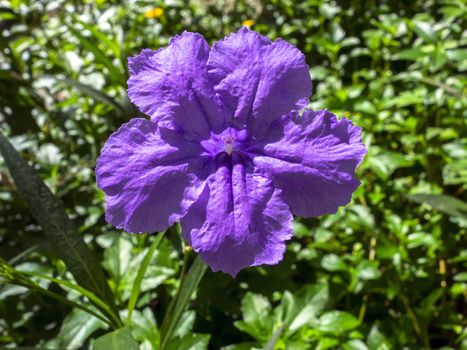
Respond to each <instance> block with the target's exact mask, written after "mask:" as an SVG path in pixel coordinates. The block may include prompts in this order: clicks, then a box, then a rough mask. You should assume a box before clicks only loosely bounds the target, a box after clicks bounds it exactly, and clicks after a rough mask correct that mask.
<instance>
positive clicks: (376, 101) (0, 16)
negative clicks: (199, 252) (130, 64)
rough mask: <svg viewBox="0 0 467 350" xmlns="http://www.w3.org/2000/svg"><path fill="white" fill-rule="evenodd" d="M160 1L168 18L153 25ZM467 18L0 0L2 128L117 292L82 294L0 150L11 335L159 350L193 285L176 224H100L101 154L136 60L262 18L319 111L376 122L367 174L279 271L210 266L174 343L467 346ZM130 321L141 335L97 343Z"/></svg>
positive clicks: (464, 11)
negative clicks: (131, 60) (184, 36)
mask: <svg viewBox="0 0 467 350" xmlns="http://www.w3.org/2000/svg"><path fill="white" fill-rule="evenodd" d="M154 7H160V8H161V9H163V14H162V15H161V16H159V17H157V18H147V16H145V12H146V11H147V10H149V9H151V8H154ZM466 16H467V5H466V3H465V2H464V1H462V0H442V1H441V0H440V1H433V0H428V1H422V0H414V1H390V0H387V1H373V0H368V1H358V0H346V1H324V0H304V1H299V0H283V1H279V0H273V1H270V2H266V1H261V0H250V1H235V0H225V1H216V0H211V1H179V0H168V1H166V2H163V1H140V0H133V1H129V0H128V1H123V0H121V1H117V0H113V1H103V0H100V1H75V0H58V1H37V0H11V1H0V31H1V38H0V123H1V124H0V125H1V130H2V132H3V133H4V134H5V135H6V136H7V137H8V139H9V141H10V142H11V143H12V144H13V145H14V147H15V148H16V149H17V150H18V151H19V152H20V153H21V156H22V157H23V158H24V159H26V160H27V161H28V162H29V164H31V165H33V167H34V168H35V169H36V172H37V173H38V174H39V176H40V178H41V179H42V180H43V181H44V182H45V183H46V184H47V186H48V187H49V188H50V189H51V191H52V192H53V193H54V194H55V196H56V197H58V198H60V199H61V201H62V202H63V207H64V208H65V210H66V212H67V214H68V216H69V217H70V218H71V219H72V221H73V223H74V227H75V229H73V230H75V231H76V232H77V233H76V232H75V234H76V235H79V236H80V237H83V238H84V240H85V242H86V245H83V247H81V246H80V245H79V244H78V246H80V247H81V248H79V249H81V250H80V252H81V253H82V254H84V255H83V256H87V254H88V253H89V254H91V253H92V254H94V255H93V257H94V259H97V260H96V261H97V262H98V265H99V263H100V265H101V267H102V268H103V270H104V274H105V276H106V277H105V278H107V280H108V284H109V287H110V291H108V290H107V287H106V286H105V288H104V292H102V293H101V294H99V293H97V294H96V295H94V294H92V293H91V294H90V293H89V291H88V290H87V289H86V290H81V289H79V288H76V286H77V284H76V283H79V284H80V285H81V286H82V287H85V288H87V286H86V281H84V285H83V283H81V281H80V280H79V278H77V277H76V276H79V272H78V273H75V272H76V271H75V270H76V269H79V267H75V270H73V268H70V266H71V265H70V264H69V263H68V260H70V261H71V260H72V258H70V254H71V252H72V251H71V250H69V249H68V248H66V247H65V246H64V245H60V244H57V241H56V239H55V241H54V239H50V238H51V236H50V234H48V233H47V232H45V231H47V230H46V229H45V227H46V226H44V225H43V224H42V227H44V231H43V230H42V228H41V226H40V225H39V224H38V221H39V222H40V220H38V221H36V220H35V219H33V217H32V216H31V213H30V210H29V209H28V206H27V204H26V202H25V201H24V200H23V199H22V198H21V197H20V196H19V194H18V191H17V188H16V186H15V184H14V182H13V179H12V174H13V171H12V172H11V173H10V171H9V168H8V167H7V165H6V163H5V161H4V160H3V159H2V158H0V199H1V202H0V256H1V258H2V259H1V262H2V268H1V270H0V278H1V280H2V282H1V284H0V346H12V347H13V346H38V347H42V348H50V349H53V348H66V349H78V348H81V349H88V348H91V347H92V346H94V348H95V349H105V348H106V347H107V348H115V349H117V348H118V347H117V346H121V348H123V347H124V348H125V349H126V350H131V349H134V348H135V349H137V348H138V344H139V346H140V347H141V349H151V348H157V347H158V346H159V337H160V333H159V329H160V325H161V323H162V319H163V317H164V315H165V314H166V311H167V310H168V309H169V302H170V300H171V299H172V298H173V297H174V295H175V293H176V291H177V288H178V286H179V284H180V273H181V268H180V265H181V261H182V259H183V251H184V249H185V248H184V246H183V242H182V241H181V239H180V232H179V228H178V227H175V228H173V229H170V230H169V232H167V233H166V234H165V235H164V237H163V238H162V239H161V240H160V242H159V241H156V237H157V235H156V236H150V235H139V236H131V235H128V234H125V233H123V232H120V231H118V230H115V229H114V228H112V227H110V226H109V225H107V224H106V223H105V221H104V218H103V210H104V200H103V194H102V193H101V192H100V191H99V190H98V189H97V188H96V185H95V178H94V166H95V160H96V158H97V156H98V155H99V151H100V149H101V147H102V145H103V144H104V142H105V140H106V139H107V138H108V136H109V135H110V133H112V132H113V131H115V130H116V129H117V128H118V126H119V125H121V124H122V123H124V122H126V121H127V120H128V119H130V118H131V117H135V116H137V115H138V111H137V110H136V108H135V107H134V106H132V105H131V104H130V103H129V101H128V98H127V96H126V79H127V75H128V70H127V65H126V59H127V57H128V56H130V55H134V54H136V53H138V52H139V51H140V50H141V49H142V48H152V49H156V48H159V47H162V46H165V45H167V43H168V41H169V40H170V38H171V37H172V36H173V35H175V34H178V33H180V32H182V31H183V30H188V31H196V32H200V33H202V34H203V35H204V36H205V37H206V38H207V40H208V41H209V42H210V43H212V42H214V41H215V40H219V39H221V38H223V37H224V36H225V35H227V34H229V33H230V32H232V31H236V30H237V29H239V28H240V27H241V26H242V23H243V21H245V20H254V25H253V27H252V28H253V29H254V30H256V31H258V32H260V33H262V34H264V35H267V36H268V37H270V38H271V39H275V38H278V37H282V38H284V39H285V40H287V41H290V42H292V43H294V44H295V45H297V46H298V47H299V48H300V49H301V50H302V51H303V52H304V53H305V55H306V58H307V62H308V63H309V65H310V67H311V71H310V73H311V77H312V79H313V82H314V94H313V97H312V100H311V105H310V107H313V108H320V109H322V108H328V109H329V110H331V111H333V112H334V113H336V114H337V115H338V116H346V117H349V118H350V119H351V120H352V121H353V122H354V123H355V124H357V125H359V126H361V127H362V128H363V130H364V142H365V144H366V145H367V147H368V155H367V157H366V159H365V161H364V162H363V164H362V165H361V167H360V169H359V171H358V173H359V177H360V178H361V180H362V185H361V187H360V188H359V189H358V190H357V191H356V193H355V194H354V197H353V202H352V203H351V204H349V205H348V206H347V207H344V208H341V209H339V211H338V212H337V213H336V214H335V215H329V216H323V217H320V218H315V219H309V220H302V219H299V218H297V220H296V223H295V237H294V239H293V240H292V241H291V242H289V244H288V249H287V253H286V256H285V259H284V261H283V262H282V263H281V264H279V265H277V266H272V267H259V268H250V269H246V270H244V271H242V272H240V274H239V275H238V277H237V278H236V279H232V278H231V277H230V276H227V275H223V274H222V273H212V272H211V271H210V270H209V269H208V271H207V272H206V274H205V276H204V278H203V279H202V281H201V283H200V285H199V287H198V290H197V293H196V294H195V296H194V298H193V299H192V300H191V302H190V304H189V308H188V311H185V312H184V313H183V314H182V318H181V321H180V323H178V325H177V327H176V330H175V333H174V334H173V336H172V338H171V340H170V342H169V345H168V347H167V348H168V349H206V348H209V349H219V348H221V347H224V349H230V350H234V349H237V350H239V349H253V348H258V349H346V350H348V349H352V350H353V349H358V350H361V349H363V350H364V349H369V350H385V349H445V350H447V349H467V330H466V328H465V326H466V323H465V314H466V312H465V311H466V303H465V297H466V295H467V272H466V270H465V263H466V260H467V247H466V244H465V242H466V241H465V233H466V228H467V204H466V203H465V190H466V183H467V139H466V125H465V121H466V104H467V102H466V101H467V99H466V96H467V90H466V88H465V83H466V80H467V79H466V75H465V71H466V68H467V51H466V49H465V47H466V44H467V35H466V34H467V33H466V31H465V29H464V28H465V19H466ZM5 159H6V158H5ZM31 188H32V189H34V188H35V187H34V186H33V187H31ZM20 190H21V188H20ZM23 191H24V192H27V193H28V191H25V190H24V189H23ZM31 191H33V190H31ZM31 191H29V192H31ZM27 193H26V196H27ZM33 213H34V210H33ZM62 219H63V216H60V220H62ZM44 220H45V219H44ZM63 220H65V219H63ZM65 221H66V220H65ZM65 221H63V222H64V224H63V225H64V227H68V226H66V225H68V224H67V223H66V222H65ZM60 222H61V221H60ZM73 237H75V236H73ZM76 237H78V236H76ZM59 241H60V240H59ZM71 246H72V247H73V246H74V243H73V244H72V245H71ZM86 246H87V248H89V249H86ZM57 247H58V248H57ZM60 247H61V248H60ZM148 252H149V254H148ZM193 258H194V254H191V255H190V256H189V257H188V260H187V261H188V262H191V261H192V260H193ZM67 259H68V260H67ZM90 259H91V258H90ZM91 260H92V259H91ZM91 260H90V261H91ZM65 264H67V265H65ZM67 266H68V267H67ZM141 266H146V267H147V269H146V270H144V269H141ZM95 271H97V272H96V275H99V274H100V273H101V271H100V269H98V268H96V270H95ZM70 272H71V273H72V274H73V275H72V274H71V273H70ZM143 272H144V278H138V277H137V275H138V274H139V273H140V274H141V273H143ZM140 277H141V276H140ZM104 282H105V281H104ZM67 283H68V284H67ZM135 285H138V286H139V287H140V294H137V296H138V297H137V298H136V295H135V297H134V298H136V299H134V300H133V302H136V305H135V306H136V307H135V309H134V311H130V314H131V315H130V317H129V318H127V316H128V313H129V309H132V307H129V300H130V298H131V296H132V295H133V294H134V286H135ZM70 286H74V287H70ZM91 290H92V288H91ZM94 292H96V291H94ZM86 293H87V294H86ZM109 293H110V295H111V298H112V300H110V301H108V302H105V303H104V305H101V304H99V302H98V300H101V299H99V298H100V297H102V298H103V299H104V300H106V298H109ZM60 298H62V299H60ZM60 300H61V302H59V301H60ZM63 300H65V301H68V302H66V303H65V302H63ZM112 304H114V305H112ZM130 304H131V302H130ZM93 312H94V313H95V314H98V315H101V314H107V313H108V314H109V315H112V313H113V315H114V321H112V322H107V323H106V322H105V321H106V319H105V317H104V318H103V319H104V320H103V319H101V318H99V317H96V316H92V315H91V313H93ZM117 314H118V315H119V316H116V315H117ZM115 318H116V319H118V320H117V321H115ZM120 319H121V320H123V323H125V320H127V319H129V321H128V322H126V324H127V326H128V327H126V328H122V329H120V330H119V331H118V332H114V333H111V334H108V335H106V336H105V338H100V339H99V340H98V341H95V340H96V339H97V338H99V337H100V336H103V335H104V334H106V333H108V332H110V331H111V330H112V329H116V328H119V327H121V326H122V325H123V324H120V323H119V322H122V321H120ZM106 344H107V345H106ZM108 344H114V345H112V346H111V347H109V346H110V345H108ZM115 344H120V345H115ZM231 344H235V345H231ZM229 345H230V346H229Z"/></svg>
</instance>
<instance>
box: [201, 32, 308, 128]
mask: <svg viewBox="0 0 467 350" xmlns="http://www.w3.org/2000/svg"><path fill="white" fill-rule="evenodd" d="M208 72H209V77H210V79H211V81H212V82H213V83H214V85H215V90H216V92H217V93H218V95H219V98H220V100H221V101H222V102H223V103H224V104H225V105H226V107H227V110H228V111H229V114H230V115H232V116H234V118H233V120H231V121H232V122H234V123H239V124H244V123H248V124H249V127H250V128H252V129H254V130H258V129H264V126H267V125H268V124H269V122H271V121H273V120H274V119H276V118H278V117H280V116H282V115H284V114H287V113H289V112H290V111H292V110H300V109H302V108H304V107H305V106H306V105H307V103H308V98H309V97H310V95H311V90H312V84H311V79H310V75H309V67H308V65H307V64H306V62H305V57H304V56H303V54H302V53H301V52H300V50H298V49H297V48H296V47H295V46H293V45H292V44H289V43H287V42H286V41H284V40H282V39H278V40H276V41H274V42H271V41H270V40H269V39H267V38H266V37H264V36H262V35H259V34H258V33H256V32H254V31H251V30H249V29H247V28H246V27H244V28H242V29H241V30H240V31H238V32H237V33H235V34H231V35H230V36H228V37H227V38H225V39H224V40H222V41H219V42H216V43H215V44H214V46H213V48H212V50H211V53H210V54H209V60H208Z"/></svg>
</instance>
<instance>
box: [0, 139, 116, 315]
mask: <svg viewBox="0 0 467 350" xmlns="http://www.w3.org/2000/svg"><path fill="white" fill-rule="evenodd" d="M0 153H1V154H2V155H3V158H4V159H5V162H6V164H7V166H8V168H9V170H10V173H11V176H12V177H13V180H14V181H15V183H16V186H17V188H18V191H19V193H20V194H21V196H22V197H23V198H24V200H25V201H26V202H27V204H28V206H29V210H30V211H31V213H32V216H33V217H34V218H35V219H36V220H37V221H38V222H39V224H40V225H41V227H42V229H43V231H44V233H45V235H46V237H47V238H48V239H49V241H50V242H51V243H52V244H53V245H54V246H55V249H56V252H57V254H58V255H59V256H60V258H62V260H63V261H64V262H65V264H66V265H67V267H68V269H69V270H70V272H71V273H72V274H73V276H74V278H75V279H76V281H77V282H78V284H79V285H81V286H82V287H84V288H86V289H88V290H90V291H91V292H93V293H95V294H96V295H97V296H98V297H100V298H102V299H103V300H104V301H106V302H107V303H108V304H109V305H110V307H111V308H114V301H113V296H112V293H111V291H110V288H109V286H108V284H107V280H106V277H105V275H104V272H103V270H102V269H101V267H100V263H99V260H98V259H97V258H96V257H95V255H94V254H93V253H92V252H91V251H90V250H89V248H88V246H87V245H86V244H85V243H84V240H83V237H82V236H81V235H80V234H79V233H78V231H77V230H76V228H75V227H74V225H73V224H72V223H71V221H70V219H69V218H68V215H67V214H66V212H65V209H64V208H63V205H62V203H61V202H60V201H59V200H58V199H56V198H55V197H54V195H53V194H52V192H51V191H50V190H49V188H48V187H47V186H46V185H45V184H44V182H43V181H42V179H41V178H40V177H39V176H38V175H37V174H36V173H35V172H34V170H33V169H32V168H31V167H30V166H29V165H28V164H27V162H26V161H25V160H24V159H23V158H22V157H21V156H20V155H19V153H18V152H17V151H16V150H15V149H14V148H13V146H12V145H11V144H10V142H9V141H8V139H6V138H5V136H4V135H3V134H2V133H1V132H0ZM114 310H115V309H114Z"/></svg>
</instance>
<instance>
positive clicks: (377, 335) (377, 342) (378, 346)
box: [367, 324, 392, 350]
mask: <svg viewBox="0 0 467 350" xmlns="http://www.w3.org/2000/svg"><path fill="white" fill-rule="evenodd" d="M367 344H368V348H369V349H370V350H390V349H391V348H392V347H391V343H390V342H389V341H388V339H387V338H386V336H385V335H384V334H383V333H381V331H380V329H379V327H378V326H377V325H376V324H374V325H373V327H371V330H370V333H369V334H368V338H367Z"/></svg>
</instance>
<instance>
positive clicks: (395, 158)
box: [368, 151, 413, 180]
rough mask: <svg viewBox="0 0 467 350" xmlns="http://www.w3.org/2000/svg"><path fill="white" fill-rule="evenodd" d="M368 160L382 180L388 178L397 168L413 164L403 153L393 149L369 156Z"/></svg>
mask: <svg viewBox="0 0 467 350" xmlns="http://www.w3.org/2000/svg"><path fill="white" fill-rule="evenodd" d="M368 162H369V164H370V166H371V168H372V169H373V171H374V172H375V173H376V174H377V175H378V176H379V177H380V178H381V179H383V180H387V179H389V177H390V176H391V175H392V174H393V173H394V172H395V171H396V170H397V169H399V168H407V167H410V166H412V165H413V162H412V161H411V160H409V159H407V157H406V156H405V155H403V154H401V153H398V152H394V151H383V152H381V153H380V154H378V155H374V156H372V157H369V158H368Z"/></svg>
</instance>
